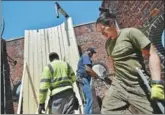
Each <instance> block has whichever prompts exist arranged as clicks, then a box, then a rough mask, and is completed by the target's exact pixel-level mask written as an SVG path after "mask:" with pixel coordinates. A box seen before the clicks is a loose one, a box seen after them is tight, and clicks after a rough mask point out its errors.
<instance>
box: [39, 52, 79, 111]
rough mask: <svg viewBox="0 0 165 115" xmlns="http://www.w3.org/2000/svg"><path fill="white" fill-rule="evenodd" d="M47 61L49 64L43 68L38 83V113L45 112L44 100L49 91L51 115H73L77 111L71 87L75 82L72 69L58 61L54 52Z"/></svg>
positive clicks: (75, 99)
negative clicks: (53, 114)
mask: <svg viewBox="0 0 165 115" xmlns="http://www.w3.org/2000/svg"><path fill="white" fill-rule="evenodd" d="M49 60H50V64H48V65H47V66H46V67H45V68H44V71H43V73H42V78H41V81H40V90H39V103H40V104H39V109H38V112H39V113H42V111H45V100H46V96H47V92H48V89H50V91H51V97H50V100H51V101H50V105H51V113H58V114H73V113H74V110H76V109H78V100H77V98H76V96H75V93H74V91H73V87H72V84H73V82H75V81H76V76H75V74H74V72H73V69H72V67H71V66H70V65H69V64H68V63H67V62H64V61H62V60H59V56H58V54H57V53H55V52H52V53H50V54H49Z"/></svg>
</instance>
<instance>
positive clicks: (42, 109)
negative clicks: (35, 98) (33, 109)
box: [38, 103, 45, 114]
mask: <svg viewBox="0 0 165 115" xmlns="http://www.w3.org/2000/svg"><path fill="white" fill-rule="evenodd" d="M42 111H45V103H43V104H40V105H39V109H38V113H39V114H42Z"/></svg>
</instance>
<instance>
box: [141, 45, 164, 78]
mask: <svg viewBox="0 0 165 115" xmlns="http://www.w3.org/2000/svg"><path fill="white" fill-rule="evenodd" d="M142 53H143V55H144V56H145V57H148V59H149V69H150V72H151V77H152V80H161V64H160V58H159V56H158V54H157V53H156V47H155V46H154V45H153V44H149V45H148V46H146V47H145V48H144V49H143V50H142Z"/></svg>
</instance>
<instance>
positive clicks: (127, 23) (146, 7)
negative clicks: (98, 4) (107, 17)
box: [102, 0, 164, 36]
mask: <svg viewBox="0 0 165 115" xmlns="http://www.w3.org/2000/svg"><path fill="white" fill-rule="evenodd" d="M102 7H105V8H112V9H113V10H115V12H116V14H117V19H118V23H119V26H120V28H127V27H137V28H139V29H141V30H142V31H143V32H144V33H145V34H146V35H147V36H148V34H149V32H148V30H149V27H150V26H151V25H152V23H153V22H154V21H155V20H156V18H157V17H158V16H159V15H160V14H161V13H163V12H164V1H163V0H152V1H149V0H134V1H127V0H125V1H124V0H123V1H121V0H120V1H111V0H103V3H102Z"/></svg>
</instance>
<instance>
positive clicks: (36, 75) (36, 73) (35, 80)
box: [33, 30, 40, 111]
mask: <svg viewBox="0 0 165 115" xmlns="http://www.w3.org/2000/svg"><path fill="white" fill-rule="evenodd" d="M38 41H39V39H38V32H37V30H33V43H34V44H33V45H34V64H33V66H34V71H33V72H34V74H33V75H34V76H33V84H34V91H35V93H36V94H35V95H34V96H35V98H34V101H37V103H38V100H39V99H38V92H39V82H40V76H39V67H38V63H39V61H38V60H39V58H38ZM37 108H38V105H36V104H34V110H36V111H37Z"/></svg>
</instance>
